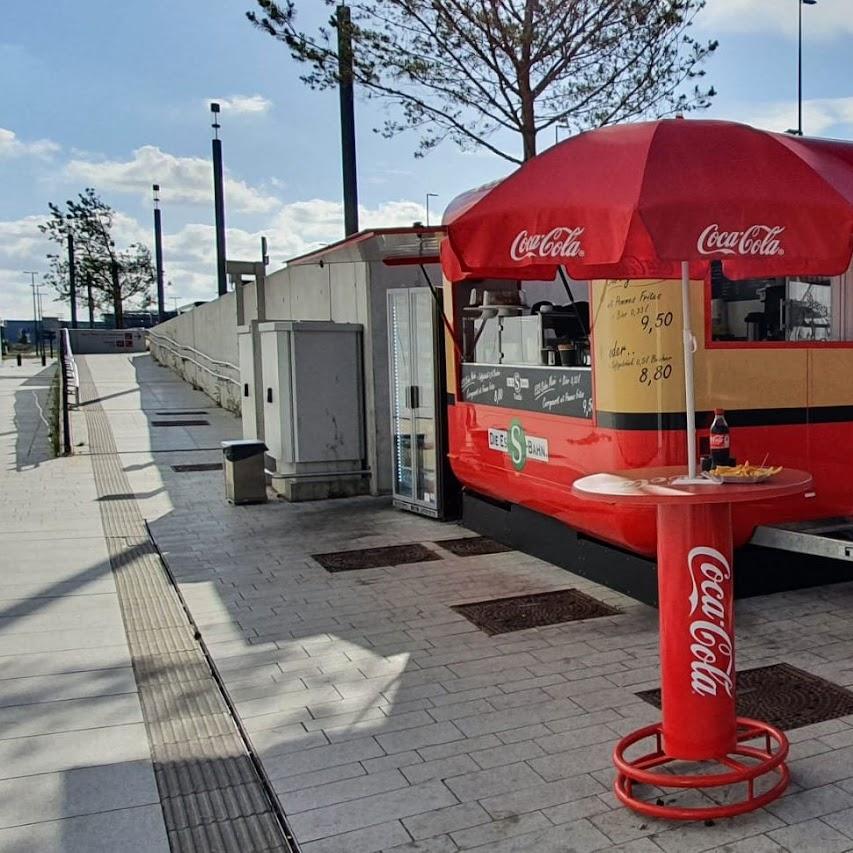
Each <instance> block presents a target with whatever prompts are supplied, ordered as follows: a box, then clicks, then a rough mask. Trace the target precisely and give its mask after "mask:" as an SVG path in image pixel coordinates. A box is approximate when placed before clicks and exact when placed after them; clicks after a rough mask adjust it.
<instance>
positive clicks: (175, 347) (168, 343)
mask: <svg viewBox="0 0 853 853" xmlns="http://www.w3.org/2000/svg"><path fill="white" fill-rule="evenodd" d="M148 337H149V338H158V339H159V340H160V341H163V342H164V343H160V344H159V345H160V346H162V347H164V348H166V349H170V350H172V352H174V353H175V355H177V356H178V358H181V359H183V360H184V361H188V362H189V363H190V364H194V365H195V366H196V367H197V368H199V370H203V371H205V372H206V373H209V374H210V375H211V376H213V377H215V378H216V379H223V380H224V381H226V382H231V383H233V384H234V385H237V386H238V387H239V385H240V380H239V379H235V378H234V377H233V376H226V375H225V374H224V373H217V372H216V371H215V370H212V369H211V368H209V367H207V366H206V365H204V364H201V363H200V362H198V361H196V360H195V359H194V358H190V357H189V356H186V355H183V354H182V353H181V352H180V351H181V350H187V351H188V352H191V353H195V354H196V355H200V356H201V357H202V358H204V359H207V361H209V362H210V363H211V364H221V365H223V366H224V367H227V368H229V369H231V370H234V371H237V372H238V373H239V372H240V368H239V367H238V366H237V365H236V364H231V362H230V361H220V360H219V359H216V358H212V357H211V356H209V355H208V354H207V353H205V352H202V351H201V350H197V349H195V348H194V347H191V346H187V345H186V344H181V343H178V342H177V341H176V340H174V339H173V338H170V337H168V336H167V335H161V334H159V333H157V332H149V333H148Z"/></svg>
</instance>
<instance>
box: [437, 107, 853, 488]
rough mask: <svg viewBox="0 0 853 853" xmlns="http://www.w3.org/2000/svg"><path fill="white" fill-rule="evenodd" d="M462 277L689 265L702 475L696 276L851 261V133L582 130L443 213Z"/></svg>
mask: <svg viewBox="0 0 853 853" xmlns="http://www.w3.org/2000/svg"><path fill="white" fill-rule="evenodd" d="M444 223H445V226H446V230H447V239H446V240H445V241H443V243H442V264H443V266H444V272H445V274H446V275H447V277H448V278H450V279H451V280H459V279H463V278H520V279H529V280H537V279H552V278H554V276H555V275H556V273H557V268H558V267H563V268H564V269H565V270H566V271H567V272H568V274H569V275H570V276H572V277H573V278H575V279H578V280H585V279H594V278H617V279H638V278H649V277H656V278H672V279H679V278H680V279H681V282H682V305H683V317H684V335H683V337H684V366H685V371H684V372H685V399H686V413H687V429H688V454H687V458H688V469H689V471H688V477H689V478H690V479H695V477H696V454H695V414H696V413H695V401H694V398H693V352H694V349H695V346H696V344H695V339H694V337H693V333H692V331H691V328H690V311H689V293H688V284H689V281H690V277H691V276H694V277H697V278H704V277H705V276H706V275H707V273H708V267H709V264H710V263H711V261H714V260H717V261H720V262H721V263H722V267H723V272H724V273H725V275H727V276H728V277H729V278H733V279H738V278H750V277H769V276H784V275H810V274H821V275H840V274H841V273H843V272H844V271H845V270H846V269H847V267H848V266H849V264H850V258H851V254H853V143H844V142H837V141H831V140H818V139H804V138H801V137H795V136H789V135H786V134H778V133H770V132H767V131H762V130H757V129H755V128H752V127H749V126H748V125H743V124H736V123H733V122H724V121H696V120H690V121H688V120H684V119H668V120H662V121H655V122H643V123H639V124H631V125H621V126H614V127H609V128H602V129H600V130H594V131H589V132H588V133H582V134H580V135H579V136H575V137H572V138H570V139H567V140H565V141H563V142H561V143H560V144H559V145H555V146H554V147H553V148H550V149H549V150H548V151H546V152H544V153H543V154H541V155H539V156H538V157H535V158H534V159H532V160H529V161H528V162H527V163H525V164H524V165H523V166H521V167H520V168H519V169H518V170H517V171H516V172H514V173H513V174H512V175H510V176H509V177H508V178H506V179H505V180H503V181H501V182H500V183H498V184H496V185H493V186H491V187H487V188H484V189H483V190H481V191H475V192H474V193H468V194H466V195H464V196H461V197H460V198H459V199H457V200H456V202H454V203H453V204H451V206H450V207H449V208H448V209H447V211H446V212H445V215H444Z"/></svg>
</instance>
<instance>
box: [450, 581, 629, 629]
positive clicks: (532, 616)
mask: <svg viewBox="0 0 853 853" xmlns="http://www.w3.org/2000/svg"><path fill="white" fill-rule="evenodd" d="M453 610H455V611H456V612H457V613H460V614H461V615H462V616H464V617H465V618H466V619H467V620H468V621H469V622H473V623H474V624H475V625H476V626H477V627H478V628H479V629H480V630H481V631H485V632H486V633H487V634H490V635H494V634H507V633H509V632H510V631H523V630H524V629H525V628H542V627H544V626H545V625H558V624H559V623H561V622H576V621H578V620H579V619H596V618H598V617H601V616H616V615H618V614H619V613H620V612H621V611H620V610H618V609H617V608H615V607H613V606H611V605H610V604H605V603H604V602H603V601H599V600H598V599H596V598H593V597H592V596H591V595H587V594H586V593H585V592H581V591H580V590H579V589H560V590H556V591H554V592H540V593H535V594H534V595H512V596H509V597H507V598H493V599H491V600H489V601H475V602H472V603H471V604H457V605H455V606H454V607H453Z"/></svg>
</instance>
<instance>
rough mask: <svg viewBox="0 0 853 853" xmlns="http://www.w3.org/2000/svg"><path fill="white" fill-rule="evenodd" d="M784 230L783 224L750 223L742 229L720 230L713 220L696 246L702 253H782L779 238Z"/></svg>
mask: <svg viewBox="0 0 853 853" xmlns="http://www.w3.org/2000/svg"><path fill="white" fill-rule="evenodd" d="M784 230H785V227H784V226H783V225H750V226H749V228H745V229H744V230H743V231H722V230H720V226H719V225H718V224H717V223H716V222H715V223H713V224H712V225H709V226H708V227H707V228H706V229H705V230H704V231H703V232H702V233H701V234H700V235H699V239H698V240H697V241H696V248H697V249H698V250H699V253H700V254H702V255H714V254H720V255H745V256H749V255H759V256H763V257H771V256H773V255H784V254H785V250H784V248H782V243H781V240H780V239H779V238H780V237H781V235H782V233H783V232H784Z"/></svg>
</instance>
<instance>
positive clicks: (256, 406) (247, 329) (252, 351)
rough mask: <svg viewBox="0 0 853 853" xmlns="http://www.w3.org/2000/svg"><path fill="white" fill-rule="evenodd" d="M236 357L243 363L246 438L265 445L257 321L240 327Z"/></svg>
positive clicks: (243, 406)
mask: <svg viewBox="0 0 853 853" xmlns="http://www.w3.org/2000/svg"><path fill="white" fill-rule="evenodd" d="M237 354H238V357H239V359H240V415H241V417H242V421H243V438H254V439H257V440H258V441H263V440H264V388H263V377H262V375H261V346H260V342H259V338H258V321H257V320H252V321H251V322H250V323H249V324H248V325H246V326H238V327H237Z"/></svg>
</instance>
